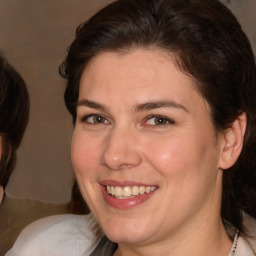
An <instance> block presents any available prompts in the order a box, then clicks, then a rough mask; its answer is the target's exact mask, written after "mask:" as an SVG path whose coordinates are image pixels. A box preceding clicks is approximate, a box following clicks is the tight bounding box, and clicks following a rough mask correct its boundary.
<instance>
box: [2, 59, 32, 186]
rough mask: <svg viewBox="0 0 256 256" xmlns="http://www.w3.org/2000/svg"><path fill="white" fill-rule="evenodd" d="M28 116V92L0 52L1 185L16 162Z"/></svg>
mask: <svg viewBox="0 0 256 256" xmlns="http://www.w3.org/2000/svg"><path fill="white" fill-rule="evenodd" d="M28 118H29V94H28V91H27V88H26V85H25V83H24V80H23V79H22V77H21V76H20V74H19V73H18V72H17V71H16V70H15V69H14V68H13V67H12V66H11V65H10V64H9V63H8V62H7V61H6V59H5V58H4V57H3V56H1V55H0V135H1V136H2V143H3V144H2V146H3V150H2V158H1V161H0V186H3V187H5V186H6V185H7V182H8V180H9V178H10V176H11V173H12V171H13V169H14V166H15V163H16V150H17V149H18V147H19V145H20V143H21V140H22V137H23V134H24V131H25V128H26V126H27V123H28Z"/></svg>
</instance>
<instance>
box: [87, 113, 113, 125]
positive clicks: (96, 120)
mask: <svg viewBox="0 0 256 256" xmlns="http://www.w3.org/2000/svg"><path fill="white" fill-rule="evenodd" d="M82 122H85V123H88V124H109V121H108V120H107V119H106V118H105V117H103V116H101V115H95V114H92V115H87V116H85V117H84V118H82Z"/></svg>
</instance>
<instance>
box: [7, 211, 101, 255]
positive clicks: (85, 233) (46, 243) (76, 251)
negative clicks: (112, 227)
mask: <svg viewBox="0 0 256 256" xmlns="http://www.w3.org/2000/svg"><path fill="white" fill-rule="evenodd" d="M94 227H95V222H94V220H93V217H92V216H91V215H90V214H89V215H72V214H65V215H56V216H50V217H47V218H43V219H40V220H38V221H35V222H33V223H31V224H30V225H28V226H27V227H26V228H25V229H24V230H23V231H22V232H21V234H20V236H19V237H18V239H17V241H16V242H15V244H14V246H13V248H12V249H11V250H10V251H9V252H8V253H7V254H6V256H17V255H19V256H23V255H24V256H25V255H26V256H30V255H31V256H32V255H33V256H41V255H51V256H66V255H67V256H73V255H76V256H79V255H89V254H90V253H91V252H92V251H93V249H94V248H95V246H96V245H97V243H98V240H99V239H98V238H97V237H96V234H95V231H94V230H93V229H94Z"/></svg>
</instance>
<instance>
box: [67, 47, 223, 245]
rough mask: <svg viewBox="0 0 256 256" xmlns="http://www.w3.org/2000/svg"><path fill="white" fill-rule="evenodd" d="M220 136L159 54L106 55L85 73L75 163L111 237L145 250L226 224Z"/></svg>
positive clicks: (190, 86) (182, 78) (184, 79)
mask: <svg viewBox="0 0 256 256" xmlns="http://www.w3.org/2000/svg"><path fill="white" fill-rule="evenodd" d="M221 142H222V137H221V135H218V136H217V135H216V133H215V131H214V128H213V125H212V123H211V119H210V114H209V106H208V104H207V103H206V102H205V101H204V99H203V98H202V97H201V96H200V94H199V93H198V92H197V91H196V89H195V85H194V83H193V80H192V79H191V78H190V77H188V76H187V75H185V74H184V73H182V72H181V71H179V70H178V69H177V68H176V66H175V65H174V63H173V61H172V59H171V57H170V55H167V54H166V53H165V52H162V51H160V50H143V49H137V50H133V51H130V52H129V53H122V54H119V53H109V52H106V53H102V54H100V55H98V56H97V57H95V58H94V59H93V60H92V61H91V62H90V63H89V65H88V66H87V67H86V69H85V70H84V72H83V74H82V78H81V83H80V91H79V100H78V107H77V121H76V124H75V129H74V134H73V139H72V151H71V154H72V162H73V166H74V170H75V173H76V177H77V180H78V183H79V186H80V189H81V192H82V194H83V196H84V198H85V199H86V202H87V204H88V206H89V207H90V209H91V211H92V212H93V214H94V216H95V218H96V220H97V221H98V223H99V224H100V226H101V227H102V229H103V231H104V232H105V234H106V235H107V236H108V237H109V238H110V239H111V240H112V241H115V242H118V243H130V244H132V243H136V244H147V243H154V242H156V241H158V240H161V239H166V238H168V237H170V236H175V235H177V236H179V234H182V233H183V232H188V231H189V230H192V229H193V228H195V227H197V228H198V225H199V223H202V222H203V223H205V224H206V225H209V220H210V219H214V218H215V217H216V218H217V219H220V216H219V212H220V198H221V180H222V175H221V171H220V170H219V161H220V157H221Z"/></svg>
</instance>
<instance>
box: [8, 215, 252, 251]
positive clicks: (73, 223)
mask: <svg viewBox="0 0 256 256" xmlns="http://www.w3.org/2000/svg"><path fill="white" fill-rule="evenodd" d="M244 224H245V226H246V228H247V230H249V232H250V234H251V237H250V238H245V237H242V236H240V237H239V238H238V241H237V247H236V251H235V254H234V255H235V256H255V255H256V221H255V220H254V219H252V218H251V217H249V216H248V215H245V220H244ZM94 225H95V222H94V220H93V217H92V216H91V214H89V215H72V214H66V215H56V216H50V217H47V218H44V219H41V220H38V221H35V222H34V223H32V224H30V225H29V226H27V227H26V228H25V229H24V230H23V231H22V232H21V234H20V236H19V237H18V239H17V241H16V242H15V244H14V246H13V248H12V249H11V250H10V251H9V252H8V253H7V254H6V256H46V255H47V256H89V255H90V254H91V253H92V252H93V250H94V249H95V248H96V246H97V244H98V243H99V241H100V239H101V238H100V237H99V238H96V234H95V232H93V231H92V228H93V226H94ZM229 255H232V254H231V253H230V254H229Z"/></svg>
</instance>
